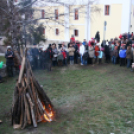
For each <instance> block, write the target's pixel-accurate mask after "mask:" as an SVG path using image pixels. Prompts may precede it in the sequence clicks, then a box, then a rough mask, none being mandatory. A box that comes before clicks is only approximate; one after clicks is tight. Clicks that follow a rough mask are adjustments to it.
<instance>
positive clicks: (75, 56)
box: [73, 43, 79, 64]
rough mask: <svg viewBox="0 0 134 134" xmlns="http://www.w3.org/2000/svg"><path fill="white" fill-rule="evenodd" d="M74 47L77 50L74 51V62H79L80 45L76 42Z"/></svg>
mask: <svg viewBox="0 0 134 134" xmlns="http://www.w3.org/2000/svg"><path fill="white" fill-rule="evenodd" d="M73 46H74V48H75V52H74V63H75V64H78V56H79V54H78V46H77V44H76V43H74V44H73Z"/></svg>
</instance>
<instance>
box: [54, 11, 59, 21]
mask: <svg viewBox="0 0 134 134" xmlns="http://www.w3.org/2000/svg"><path fill="white" fill-rule="evenodd" d="M58 17H59V14H58V9H55V19H56V20H58Z"/></svg>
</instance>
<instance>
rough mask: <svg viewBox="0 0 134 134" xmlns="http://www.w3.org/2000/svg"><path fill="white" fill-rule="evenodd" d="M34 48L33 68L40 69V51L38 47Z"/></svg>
mask: <svg viewBox="0 0 134 134" xmlns="http://www.w3.org/2000/svg"><path fill="white" fill-rule="evenodd" d="M33 47H34V48H33V49H32V55H33V64H34V66H33V68H34V69H38V56H39V51H38V49H37V45H34V46H33Z"/></svg>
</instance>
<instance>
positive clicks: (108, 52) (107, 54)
mask: <svg viewBox="0 0 134 134" xmlns="http://www.w3.org/2000/svg"><path fill="white" fill-rule="evenodd" d="M105 57H106V61H105V62H106V63H109V62H110V50H109V44H108V43H106V45H105Z"/></svg>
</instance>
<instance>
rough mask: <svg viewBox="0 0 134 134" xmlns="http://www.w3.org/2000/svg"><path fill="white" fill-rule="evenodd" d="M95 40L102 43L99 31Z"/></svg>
mask: <svg viewBox="0 0 134 134" xmlns="http://www.w3.org/2000/svg"><path fill="white" fill-rule="evenodd" d="M95 39H96V41H97V42H100V32H99V31H98V32H97V33H96V35H95Z"/></svg>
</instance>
